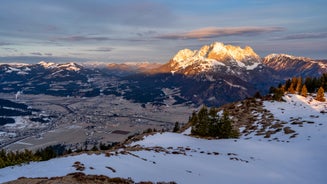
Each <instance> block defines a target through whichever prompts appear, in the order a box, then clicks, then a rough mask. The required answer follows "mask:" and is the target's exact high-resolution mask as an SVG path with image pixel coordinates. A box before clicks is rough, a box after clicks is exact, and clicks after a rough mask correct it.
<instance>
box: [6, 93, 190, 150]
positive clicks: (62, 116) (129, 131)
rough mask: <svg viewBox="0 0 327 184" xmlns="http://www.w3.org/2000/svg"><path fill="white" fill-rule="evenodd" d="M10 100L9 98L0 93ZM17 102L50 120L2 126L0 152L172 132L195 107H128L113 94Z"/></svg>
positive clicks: (23, 120) (85, 144)
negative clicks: (149, 130)
mask: <svg viewBox="0 0 327 184" xmlns="http://www.w3.org/2000/svg"><path fill="white" fill-rule="evenodd" d="M1 97H2V98H6V99H10V100H14V101H15V95H14V94H1ZM16 102H24V103H25V104H28V105H29V106H31V107H33V108H36V109H40V110H41V111H42V112H43V113H44V114H47V115H49V116H52V117H55V118H53V119H51V121H50V122H47V123H36V124H35V123H34V126H32V127H31V126H30V125H31V122H30V121H29V119H28V118H21V119H19V120H18V121H17V122H15V123H14V124H7V125H4V126H1V129H0V131H1V132H2V134H1V137H0V140H1V145H0V146H1V147H2V148H5V149H7V150H22V149H25V148H27V149H31V150H37V149H39V148H42V147H45V146H49V145H55V144H63V145H66V146H67V149H69V148H70V149H72V150H76V149H78V148H84V147H87V148H88V149H90V148H92V147H93V146H94V145H98V144H99V143H100V142H101V143H104V144H111V143H115V142H121V141H123V140H125V139H126V138H127V137H129V136H131V135H135V134H140V133H142V132H143V131H146V130H148V129H151V130H153V129H156V130H158V131H161V130H171V129H172V127H173V126H174V123H175V122H176V121H178V122H180V123H186V122H187V120H188V117H189V114H190V113H191V112H192V111H193V110H195V107H192V106H186V105H183V104H180V105H173V103H174V100H169V99H168V100H166V101H165V102H166V105H165V106H157V105H153V104H140V103H133V102H131V101H128V100H126V99H123V98H121V97H116V96H113V95H108V96H99V97H88V98H86V97H84V98H78V97H56V96H49V95H28V94H22V95H20V97H19V99H17V100H16Z"/></svg>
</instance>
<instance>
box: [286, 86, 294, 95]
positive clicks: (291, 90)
mask: <svg viewBox="0 0 327 184" xmlns="http://www.w3.org/2000/svg"><path fill="white" fill-rule="evenodd" d="M287 91H288V92H289V93H291V94H295V89H294V86H293V83H292V84H291V86H290V87H289V88H288V90H287Z"/></svg>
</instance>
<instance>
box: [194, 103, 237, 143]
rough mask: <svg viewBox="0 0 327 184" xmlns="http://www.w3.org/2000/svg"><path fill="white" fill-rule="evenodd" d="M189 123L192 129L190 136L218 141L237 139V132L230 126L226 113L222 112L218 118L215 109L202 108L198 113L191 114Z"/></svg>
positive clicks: (230, 122)
mask: <svg viewBox="0 0 327 184" xmlns="http://www.w3.org/2000/svg"><path fill="white" fill-rule="evenodd" d="M189 123H190V124H191V127H192V129H191V134H192V135H197V136H201V137H213V138H219V139H228V138H237V137H238V136H239V132H238V131H237V130H235V129H234V128H233V126H232V121H231V120H230V118H229V115H228V112H227V111H224V112H223V114H222V116H220V115H219V113H218V112H217V110H216V109H215V108H210V109H208V108H207V107H206V106H203V107H202V108H201V109H200V111H199V112H198V113H196V112H193V114H192V116H191V117H190V119H189Z"/></svg>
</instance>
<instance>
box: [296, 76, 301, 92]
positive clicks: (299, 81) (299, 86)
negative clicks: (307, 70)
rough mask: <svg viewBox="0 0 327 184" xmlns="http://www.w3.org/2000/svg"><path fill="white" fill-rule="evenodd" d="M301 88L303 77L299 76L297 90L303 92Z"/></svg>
mask: <svg viewBox="0 0 327 184" xmlns="http://www.w3.org/2000/svg"><path fill="white" fill-rule="evenodd" d="M301 89H302V78H301V77H299V78H298V79H297V84H296V88H295V91H296V92H297V93H298V94H300V93H301Z"/></svg>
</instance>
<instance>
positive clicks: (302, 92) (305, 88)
mask: <svg viewBox="0 0 327 184" xmlns="http://www.w3.org/2000/svg"><path fill="white" fill-rule="evenodd" d="M301 95H302V96H304V97H307V96H308V89H307V87H306V86H305V85H303V87H302V90H301Z"/></svg>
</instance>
